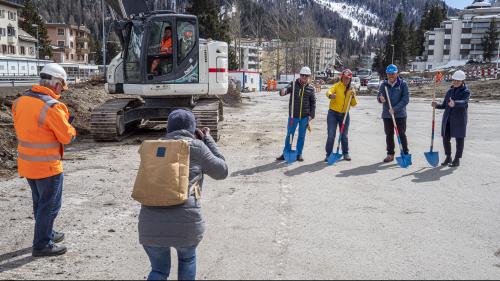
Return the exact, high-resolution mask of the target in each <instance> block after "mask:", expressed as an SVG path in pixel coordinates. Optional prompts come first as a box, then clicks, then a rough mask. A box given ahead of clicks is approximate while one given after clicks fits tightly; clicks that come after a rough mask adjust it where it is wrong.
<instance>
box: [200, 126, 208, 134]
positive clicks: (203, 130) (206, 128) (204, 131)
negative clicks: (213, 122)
mask: <svg viewBox="0 0 500 281" xmlns="http://www.w3.org/2000/svg"><path fill="white" fill-rule="evenodd" d="M201 131H202V132H203V134H205V136H210V128H208V127H204V128H203V129H201Z"/></svg>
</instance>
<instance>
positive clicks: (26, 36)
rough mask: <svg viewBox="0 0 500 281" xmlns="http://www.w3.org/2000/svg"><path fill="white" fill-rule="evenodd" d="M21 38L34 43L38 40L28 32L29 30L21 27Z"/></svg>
mask: <svg viewBox="0 0 500 281" xmlns="http://www.w3.org/2000/svg"><path fill="white" fill-rule="evenodd" d="M19 39H20V40H24V41H28V42H34V43H36V42H38V40H37V39H36V38H35V37H33V36H31V35H30V34H28V32H26V31H24V30H22V29H21V28H19Z"/></svg>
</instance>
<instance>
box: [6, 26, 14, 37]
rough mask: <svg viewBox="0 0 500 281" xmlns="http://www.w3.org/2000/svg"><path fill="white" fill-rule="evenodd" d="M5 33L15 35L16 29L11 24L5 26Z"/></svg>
mask: <svg viewBox="0 0 500 281" xmlns="http://www.w3.org/2000/svg"><path fill="white" fill-rule="evenodd" d="M7 35H8V36H16V29H15V28H14V27H13V26H8V27H7Z"/></svg>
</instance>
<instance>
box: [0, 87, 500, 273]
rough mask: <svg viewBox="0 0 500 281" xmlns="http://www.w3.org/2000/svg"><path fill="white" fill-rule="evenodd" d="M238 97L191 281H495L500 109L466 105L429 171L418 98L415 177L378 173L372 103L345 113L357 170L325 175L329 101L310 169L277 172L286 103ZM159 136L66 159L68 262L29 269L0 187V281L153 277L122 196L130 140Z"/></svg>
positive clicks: (14, 198) (24, 200)
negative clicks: (451, 148)
mask: <svg viewBox="0 0 500 281" xmlns="http://www.w3.org/2000/svg"><path fill="white" fill-rule="evenodd" d="M246 97H250V99H248V98H244V103H243V104H242V105H241V106H239V107H229V108H226V109H225V112H226V119H225V121H224V123H223V129H222V131H223V136H222V139H221V141H220V142H219V145H220V146H221V150H222V152H223V153H224V155H225V156H226V158H227V160H228V165H229V167H230V170H231V176H230V177H229V178H228V179H227V180H225V181H220V182H215V181H213V180H207V181H206V185H205V189H204V191H205V192H204V194H203V206H204V210H203V211H204V214H205V219H206V221H207V232H206V236H205V239H204V241H203V242H202V243H201V245H200V247H199V251H198V259H199V264H198V278H200V279H498V277H499V276H500V254H499V252H498V250H499V249H500V238H499V236H498V233H500V220H498V214H499V213H500V204H499V202H500V192H499V191H500V190H499V189H500V174H499V173H498V171H499V168H500V162H499V161H498V160H499V157H500V146H499V141H498V139H499V138H500V135H499V134H500V123H499V122H498V112H499V110H500V104H499V103H497V102H493V101H490V102H478V103H471V105H470V124H469V137H468V138H467V139H466V150H465V155H464V159H463V161H462V162H463V166H462V167H460V168H458V169H449V168H437V169H430V168H429V167H428V166H427V164H426V162H425V158H424V156H423V153H424V152H425V151H427V150H428V149H429V142H430V115H431V110H430V106H429V103H430V100H424V99H420V98H414V99H412V103H411V105H410V107H409V114H410V119H409V123H408V124H409V131H408V136H409V141H410V149H411V151H412V153H413V157H414V165H413V166H412V167H411V168H410V169H407V170H405V169H400V168H398V167H397V166H395V165H394V164H381V160H382V159H383V158H384V156H385V136H384V135H383V124H382V121H381V120H380V118H379V117H380V105H379V104H377V102H376V101H375V100H374V98H373V97H360V105H359V106H358V107H357V108H355V109H354V110H353V112H352V117H351V120H352V121H351V131H350V144H351V156H352V157H353V161H352V162H340V163H338V164H336V165H335V166H333V167H328V166H326V165H325V164H324V163H323V162H322V160H323V158H324V143H325V140H326V139H325V137H326V112H327V108H328V104H327V102H328V101H327V100H326V98H324V95H323V93H321V94H318V114H317V115H318V118H317V120H315V121H314V123H313V131H312V133H311V134H309V135H308V139H307V141H306V147H305V151H304V157H305V159H306V161H305V162H304V163H300V164H299V163H296V164H294V165H291V166H287V165H285V164H282V163H276V162H274V158H275V157H276V156H278V155H279V154H280V152H281V150H282V146H283V138H284V133H285V124H286V119H285V112H286V106H287V101H286V98H280V97H278V96H276V95H266V94H264V93H263V94H252V95H247V96H246ZM440 116H441V115H439V117H438V118H440ZM158 136H159V134H156V135H155V134H153V133H148V134H145V135H140V136H135V137H134V138H131V139H129V140H128V141H126V142H124V143H119V144H114V143H111V144H101V143H99V144H96V143H93V142H92V141H88V140H84V141H82V142H80V143H78V144H76V145H74V146H70V147H68V152H67V154H66V158H67V160H66V162H65V168H66V171H65V173H66V174H65V191H64V197H63V198H64V199H63V208H62V211H61V213H60V216H59V218H58V220H57V221H56V228H57V229H58V230H62V231H64V232H65V233H66V241H65V245H67V246H68V247H69V252H68V254H66V255H64V256H62V257H57V258H50V259H33V258H31V256H30V244H31V240H32V232H33V224H34V221H33V217H32V214H31V194H30V192H29V188H28V185H27V183H26V182H25V180H23V179H12V180H8V181H4V182H0V212H1V213H2V218H1V219H0V230H1V231H2V235H0V279H144V278H145V277H146V275H147V274H148V270H149V264H148V260H147V257H146V255H145V254H144V251H143V250H142V248H141V246H140V245H139V244H138V241H137V240H138V239H137V215H138V211H139V206H138V204H137V203H136V202H134V201H133V200H132V199H131V198H130V194H131V189H132V184H133V181H134V177H135V173H136V171H137V168H138V165H139V163H138V161H139V157H138V153H137V150H138V144H137V143H138V141H137V139H139V140H141V139H148V138H155V137H158ZM437 142H438V143H437V147H439V148H440V149H441V145H440V139H439V138H438V139H437ZM441 156H442V149H441ZM495 253H497V255H498V256H499V257H497V256H496V255H495ZM173 265H174V266H173V272H172V277H174V278H175V277H176V269H175V268H176V263H175V262H174V264H173Z"/></svg>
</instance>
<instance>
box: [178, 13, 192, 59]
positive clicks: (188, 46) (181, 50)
mask: <svg viewBox="0 0 500 281" xmlns="http://www.w3.org/2000/svg"><path fill="white" fill-rule="evenodd" d="M195 30H196V29H195V24H194V23H193V22H190V21H178V22H177V36H178V38H179V44H178V53H177V58H178V59H177V63H178V64H181V63H182V62H183V61H184V60H185V59H186V58H187V56H188V55H189V53H190V52H191V50H193V47H194V45H195V44H194V41H195V40H196V33H195V32H196V31H195Z"/></svg>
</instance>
